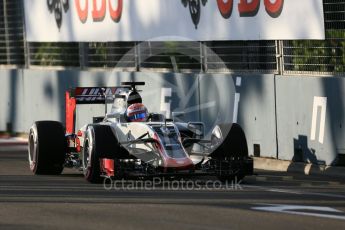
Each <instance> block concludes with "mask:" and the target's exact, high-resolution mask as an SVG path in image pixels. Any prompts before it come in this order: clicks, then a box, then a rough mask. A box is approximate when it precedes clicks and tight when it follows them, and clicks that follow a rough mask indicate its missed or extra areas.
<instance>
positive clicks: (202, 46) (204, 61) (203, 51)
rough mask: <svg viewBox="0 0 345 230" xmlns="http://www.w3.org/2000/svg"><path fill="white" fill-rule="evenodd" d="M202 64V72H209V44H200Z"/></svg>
mask: <svg viewBox="0 0 345 230" xmlns="http://www.w3.org/2000/svg"><path fill="white" fill-rule="evenodd" d="M200 64H201V72H204V73H206V72H207V43H206V42H200Z"/></svg>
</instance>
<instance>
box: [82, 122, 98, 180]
mask: <svg viewBox="0 0 345 230" xmlns="http://www.w3.org/2000/svg"><path fill="white" fill-rule="evenodd" d="M82 153H83V155H82V162H83V173H84V177H85V179H86V180H87V181H89V182H91V183H99V182H100V181H101V176H100V174H101V169H100V157H99V152H98V151H97V143H96V139H95V130H94V127H92V126H90V127H89V128H88V130H87V132H86V135H85V139H84V146H83V151H82Z"/></svg>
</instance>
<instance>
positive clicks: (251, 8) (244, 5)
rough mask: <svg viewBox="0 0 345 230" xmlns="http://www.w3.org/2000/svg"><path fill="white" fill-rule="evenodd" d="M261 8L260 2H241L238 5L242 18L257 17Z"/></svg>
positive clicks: (254, 0)
mask: <svg viewBox="0 0 345 230" xmlns="http://www.w3.org/2000/svg"><path fill="white" fill-rule="evenodd" d="M259 8H260V0H252V1H251V2H249V0H240V2H239V3H238V11H239V12H240V16H241V17H253V16H255V15H256V14H257V13H258V11H259Z"/></svg>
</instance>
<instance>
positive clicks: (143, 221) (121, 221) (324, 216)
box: [0, 146, 345, 230]
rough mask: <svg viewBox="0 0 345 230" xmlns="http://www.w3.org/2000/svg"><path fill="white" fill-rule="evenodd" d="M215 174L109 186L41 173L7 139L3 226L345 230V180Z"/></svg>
mask: <svg viewBox="0 0 345 230" xmlns="http://www.w3.org/2000/svg"><path fill="white" fill-rule="evenodd" d="M211 179H212V180H216V179H215V178H194V179H193V180H192V181H193V182H190V183H191V184H192V185H193V183H197V182H198V185H199V186H200V187H198V188H194V189H192V188H190V187H187V186H186V187H183V186H180V187H177V186H175V187H174V186H173V185H172V184H170V187H169V186H168V185H167V186H166V185H165V184H164V185H163V184H162V183H160V184H158V185H154V186H152V185H151V187H149V188H147V190H145V189H144V187H143V186H141V187H140V186H139V187H135V186H133V184H132V182H125V183H124V184H123V185H122V184H120V185H119V186H118V187H115V185H114V184H108V185H110V186H111V189H110V190H106V189H105V188H104V185H103V184H89V183H87V182H86V181H85V180H84V178H83V176H82V174H81V173H79V172H77V171H75V170H65V171H64V173H63V174H62V175H61V176H34V175H32V174H31V172H30V171H29V169H28V163H27V153H26V150H25V146H18V147H16V146H0V229H160V230H161V229H289V230H291V229H332V230H334V229H344V226H345V180H344V179H341V178H330V177H322V176H321V177H320V176H318V177H316V176H304V175H297V174H290V173H275V172H268V171H259V172H258V176H251V177H247V178H246V179H245V180H244V181H243V182H242V183H240V184H239V185H228V187H227V188H225V185H219V184H215V185H214V187H212V186H208V184H209V182H208V181H207V180H211ZM156 182H158V181H156ZM199 182H200V183H199ZM168 183H170V182H168ZM210 183H211V182H210ZM139 185H140V184H139ZM216 185H219V186H218V187H217V186H216ZM121 186H123V187H121ZM220 186H222V187H220Z"/></svg>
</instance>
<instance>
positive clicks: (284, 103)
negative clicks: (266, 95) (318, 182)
mask: <svg viewBox="0 0 345 230" xmlns="http://www.w3.org/2000/svg"><path fill="white" fill-rule="evenodd" d="M276 82H277V90H276V91H277V121H278V122H277V123H278V148H279V158H280V159H285V160H291V159H294V160H296V161H305V162H311V163H320V164H324V163H325V164H327V165H330V164H335V163H336V160H337V159H336V158H337V154H338V153H345V143H344V140H345V129H344V128H345V127H344V119H345V117H344V116H345V99H344V96H345V79H344V78H339V77H312V78H305V77H298V76H277V78H276Z"/></svg>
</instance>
